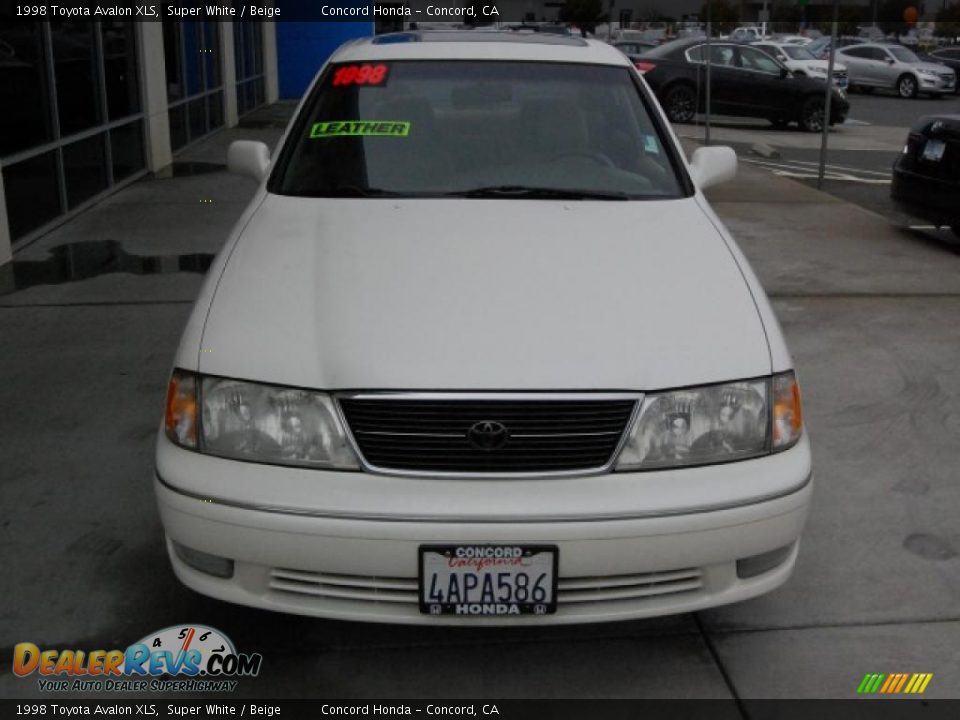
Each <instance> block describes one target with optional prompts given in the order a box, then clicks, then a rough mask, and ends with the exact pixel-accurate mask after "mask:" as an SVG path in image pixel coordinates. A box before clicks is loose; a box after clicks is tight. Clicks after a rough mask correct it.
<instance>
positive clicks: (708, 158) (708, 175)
mask: <svg viewBox="0 0 960 720" xmlns="http://www.w3.org/2000/svg"><path fill="white" fill-rule="evenodd" d="M690 174H691V176H692V177H693V182H694V183H695V184H696V186H697V187H698V188H700V189H701V190H706V189H707V188H708V187H712V186H714V185H719V184H720V183H723V182H726V181H727V180H732V179H733V178H734V177H736V175H737V154H736V153H735V152H734V151H733V148H729V147H702V148H697V149H696V150H695V151H694V153H693V158H691V160H690Z"/></svg>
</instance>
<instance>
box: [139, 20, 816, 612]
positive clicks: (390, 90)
mask: <svg viewBox="0 0 960 720" xmlns="http://www.w3.org/2000/svg"><path fill="white" fill-rule="evenodd" d="M228 166H229V167H230V168H231V169H232V170H234V171H237V172H241V173H245V174H247V175H249V176H251V177H252V178H254V179H255V180H256V181H257V182H258V183H259V187H258V189H257V191H256V194H255V196H254V198H253V200H252V201H251V203H250V205H249V207H248V208H247V209H246V211H245V212H244V213H243V215H242V217H241V218H240V220H239V222H238V223H237V225H236V227H235V229H234V230H233V232H232V233H231V235H230V236H229V238H228V239H227V241H226V243H225V245H224V246H223V249H222V250H221V251H220V253H219V255H218V256H217V258H216V260H215V262H214V264H213V266H212V267H211V269H210V272H209V274H208V276H207V278H206V283H205V285H204V287H203V289H202V291H201V293H200V295H199V297H198V299H197V302H196V305H195V307H194V309H193V312H192V315H191V317H190V319H189V321H188V323H187V326H186V329H185V331H184V334H183V337H182V340H181V343H180V346H179V349H178V350H177V353H176V357H175V361H174V368H173V371H172V374H171V377H170V383H169V390H168V394H167V401H166V412H165V419H164V422H163V426H162V428H161V431H160V433H159V438H158V442H157V454H156V477H155V490H156V495H157V499H158V504H159V509H160V515H161V518H162V521H163V526H164V529H165V534H166V545H167V549H168V553H169V557H170V561H171V563H172V565H173V570H174V572H175V573H176V575H177V577H178V578H179V579H180V580H181V581H182V582H183V583H184V584H186V585H187V586H189V587H191V588H193V589H194V590H196V591H197V592H200V593H203V594H205V595H209V596H212V597H215V598H220V599H222V600H226V601H230V602H234V603H241V604H245V605H251V606H256V607H260V608H267V609H272V610H277V611H283V612H290V613H300V614H304V615H314V616H323V617H329V618H339V619H346V620H362V621H379V622H394V623H423V624H444V623H447V624H530V623H533V624H540V623H543V624H546V623H579V622H596V621H609V620H623V619H628V618H640V617H648V616H654V615H663V614H668V613H680V612H688V611H692V610H697V609H701V608H706V607H711V606H716V605H721V604H725V603H732V602H736V601H740V600H745V599H747V598H751V597H754V596H757V595H760V594H762V593H766V592H768V591H770V590H773V589H774V588H776V587H778V586H780V585H781V584H783V583H784V582H785V581H786V580H787V578H788V576H789V575H790V573H791V571H792V570H793V567H794V565H795V563H796V559H797V553H798V551H799V538H800V535H801V531H802V528H803V525H804V521H805V518H806V514H807V507H808V504H809V502H810V496H811V492H812V473H811V456H810V448H809V444H808V440H807V436H806V434H805V432H804V426H803V420H802V414H801V406H800V393H799V389H798V385H797V378H796V375H795V373H794V367H793V363H792V361H791V359H790V355H789V353H788V351H787V348H786V346H785V344H784V340H783V337H782V335H781V331H780V329H779V327H778V324H777V320H776V318H775V316H774V313H773V311H772V310H771V307H770V304H769V302H768V300H767V298H766V296H765V295H764V292H763V290H762V288H761V286H760V284H759V283H758V282H757V279H756V277H755V276H754V274H753V272H752V271H751V269H750V266H749V264H748V263H747V261H746V259H745V258H744V256H743V254H742V253H741V252H740V250H739V249H738V248H737V246H736V244H735V243H734V241H733V239H732V238H731V237H730V235H729V233H728V232H727V230H726V229H725V228H724V226H723V224H722V223H721V222H720V221H719V219H718V218H717V216H716V215H715V214H714V212H713V211H712V210H711V208H710V206H709V204H708V203H707V201H706V200H705V198H704V195H703V192H702V191H703V190H704V189H705V188H707V187H709V186H711V185H714V184H716V183H719V182H722V181H724V180H727V179H730V178H732V177H733V176H734V173H735V170H736V157H735V155H734V153H733V151H732V150H730V149H729V148H722V147H703V148H699V149H697V150H696V151H695V152H694V153H693V155H692V159H691V160H689V161H688V160H687V159H686V157H685V155H684V153H683V151H682V149H681V147H680V145H679V142H678V140H677V138H676V136H675V135H674V133H673V131H672V130H671V128H670V126H669V124H668V123H667V121H666V118H665V116H664V114H663V112H662V110H661V108H660V106H659V105H658V104H657V101H656V99H655V97H654V96H653V94H652V93H651V91H650V89H649V88H648V87H647V85H646V84H645V83H644V81H643V78H642V77H641V76H640V74H639V73H638V72H637V71H636V69H635V68H634V67H633V66H632V64H631V63H630V61H629V60H628V59H627V58H626V57H625V56H624V55H623V54H622V53H621V52H620V51H619V50H617V49H616V48H614V47H611V46H609V45H607V44H605V43H600V42H594V41H590V40H584V39H580V38H573V37H561V36H547V35H535V36H525V35H516V34H509V33H503V34H501V33H496V32H489V33H482V34H472V33H469V32H462V33H442V32H440V33H429V32H412V33H401V34H395V35H384V36H379V37H376V38H374V39H366V40H362V41H354V42H352V43H350V44H348V45H345V46H343V47H342V48H341V49H339V50H338V51H337V52H336V53H335V54H334V55H333V57H332V58H331V59H330V60H329V61H328V62H327V63H326V65H325V66H324V67H323V68H322V69H321V70H320V72H319V73H318V75H317V77H316V79H315V80H314V82H313V85H312V87H311V88H310V89H309V90H308V92H307V94H306V95H305V98H304V99H303V101H302V102H301V104H300V107H299V108H298V110H297V112H296V114H295V116H294V118H293V120H292V121H291V123H290V125H289V127H288V128H287V130H286V132H285V134H284V136H283V138H282V139H281V141H280V143H279V145H278V148H277V150H276V152H275V153H274V154H272V155H271V153H270V151H269V150H268V148H267V147H266V146H265V145H263V144H261V143H255V142H244V141H241V142H237V143H234V144H233V145H232V146H231V148H230V150H229V155H228Z"/></svg>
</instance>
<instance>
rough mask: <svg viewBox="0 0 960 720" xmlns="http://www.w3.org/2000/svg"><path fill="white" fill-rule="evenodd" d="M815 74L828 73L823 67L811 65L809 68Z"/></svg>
mask: <svg viewBox="0 0 960 720" xmlns="http://www.w3.org/2000/svg"><path fill="white" fill-rule="evenodd" d="M807 70H809V71H810V72H811V73H813V74H814V75H826V74H827V71H826V70H825V69H824V68H822V67H809V68H807Z"/></svg>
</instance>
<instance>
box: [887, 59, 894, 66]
mask: <svg viewBox="0 0 960 720" xmlns="http://www.w3.org/2000/svg"><path fill="white" fill-rule="evenodd" d="M895 62H896V60H894V59H893V58H887V65H893V64H894V63H895Z"/></svg>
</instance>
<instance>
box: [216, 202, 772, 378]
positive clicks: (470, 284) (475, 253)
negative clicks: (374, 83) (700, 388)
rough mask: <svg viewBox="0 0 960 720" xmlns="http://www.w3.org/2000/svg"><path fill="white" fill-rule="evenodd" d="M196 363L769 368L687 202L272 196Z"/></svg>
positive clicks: (535, 371)
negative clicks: (370, 198)
mask: <svg viewBox="0 0 960 720" xmlns="http://www.w3.org/2000/svg"><path fill="white" fill-rule="evenodd" d="M199 357H200V360H199V365H200V371H201V372H204V373H209V374H216V375H223V376H228V377H237V378H246V379H253V380H259V381H265V382H274V383H280V384H289V385H297V386H304V387H314V388H322V389H378V388H379V389H386V388H389V389H594V390H598V389H631V390H644V389H652V388H666V387H676V386H681V385H692V384H696V383H707V382H715V381H724V380H731V379H736V378H745V377H751V376H758V375H764V374H767V373H769V372H770V355H769V349H768V345H767V341H766V335H765V331H764V327H763V325H762V323H761V321H760V318H759V315H758V311H757V309H756V306H755V304H754V300H753V296H752V295H751V293H750V290H749V288H748V286H747V284H746V282H745V280H744V278H743V275H742V273H741V270H740V268H739V266H738V265H737V264H736V262H735V261H734V259H733V257H732V255H731V253H730V251H729V250H728V248H727V246H726V244H725V242H724V239H723V238H722V237H721V235H720V232H719V231H718V229H717V228H716V227H715V226H714V225H713V224H712V223H711V221H710V220H709V219H708V218H707V217H706V215H705V214H704V212H703V210H702V209H701V208H700V206H699V205H698V204H697V201H696V199H694V198H687V199H679V200H670V201H642V202H619V201H611V202H595V201H594V202H575V201H574V202H558V201H535V200H466V199H463V200H461V199H448V200H387V199H378V200H369V199H336V200H332V199H312V198H311V199H308V198H294V197H284V196H277V195H267V196H266V198H265V200H264V201H263V203H262V204H261V205H260V207H259V209H258V210H257V211H256V212H255V213H254V215H253V217H252V218H251V220H250V222H249V223H248V225H247V226H246V228H245V229H244V230H243V233H242V235H241V237H240V238H239V240H238V241H237V243H236V244H235V246H234V248H233V250H232V252H231V254H230V257H229V260H228V261H227V262H226V264H225V267H224V270H223V273H222V276H221V278H220V280H219V283H218V285H217V289H216V292H215V294H214V297H213V300H212V304H211V307H210V309H209V312H208V316H207V322H206V325H205V328H204V332H203V339H202V348H201V352H200V353H199Z"/></svg>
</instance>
